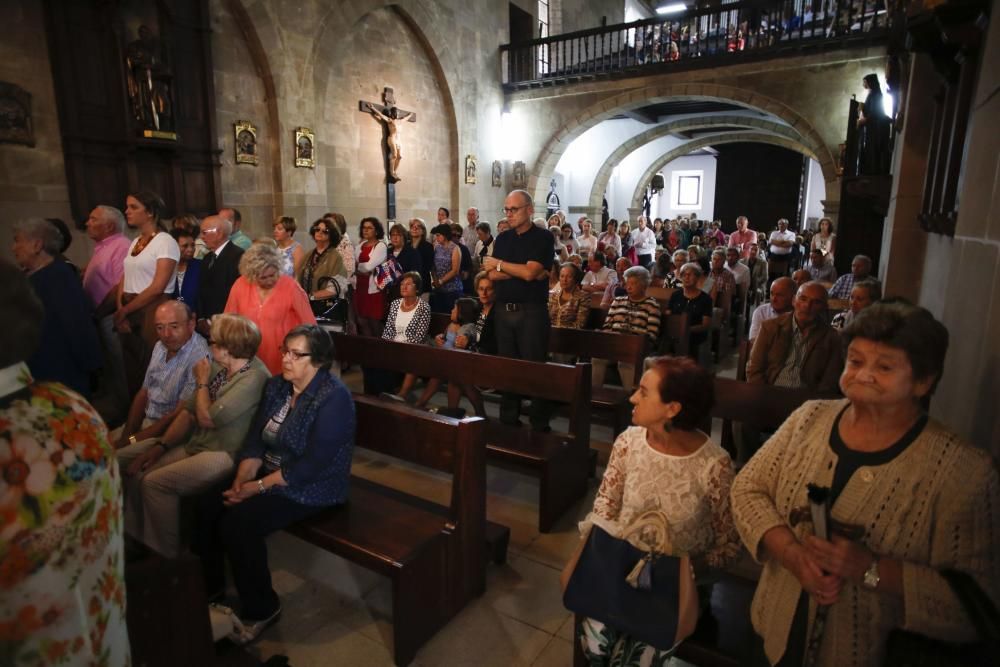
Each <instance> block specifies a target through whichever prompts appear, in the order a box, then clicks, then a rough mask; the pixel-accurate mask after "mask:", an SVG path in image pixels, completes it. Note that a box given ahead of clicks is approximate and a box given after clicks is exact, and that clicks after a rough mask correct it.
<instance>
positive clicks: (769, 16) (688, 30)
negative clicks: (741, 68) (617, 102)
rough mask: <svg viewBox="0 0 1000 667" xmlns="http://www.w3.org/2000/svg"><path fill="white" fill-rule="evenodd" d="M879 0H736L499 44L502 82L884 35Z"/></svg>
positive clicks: (559, 81)
mask: <svg viewBox="0 0 1000 667" xmlns="http://www.w3.org/2000/svg"><path fill="white" fill-rule="evenodd" d="M896 20H897V19H896V18H895V16H890V14H889V13H888V12H887V10H886V6H885V2H884V0H826V1H823V0H778V1H776V2H775V1H772V2H769V3H767V2H765V3H761V2H735V3H731V4H724V5H721V6H717V7H713V8H710V9H698V10H689V11H687V12H685V13H683V14H677V15H672V16H665V17H658V18H654V19H646V20H643V21H635V22H633V23H620V24H618V25H612V26H605V27H601V28H593V29H590V30H581V31H578V32H572V33H565V34H562V35H556V36H554V37H546V38H543V39H535V40H532V41H530V42H522V43H520V44H505V45H503V46H501V47H500V59H501V66H502V69H503V85H504V90H505V91H507V92H513V91H517V90H525V89H531V88H540V87H545V86H556V85H563V84H569V83H576V82H580V81H589V80H594V79H601V78H622V77H632V76H648V75H650V74H657V73H668V72H672V71H680V70H688V69H695V68H702V67H721V66H725V65H729V64H737V63H740V62H749V61H752V60H765V59H770V58H780V57H787V56H789V55H802V54H805V53H810V52H816V51H823V50H831V49H843V48H849V47H858V46H869V45H877V44H881V43H886V42H887V41H888V37H889V28H890V23H892V22H894V21H896Z"/></svg>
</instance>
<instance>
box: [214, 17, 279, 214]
mask: <svg viewBox="0 0 1000 667" xmlns="http://www.w3.org/2000/svg"><path fill="white" fill-rule="evenodd" d="M223 2H224V4H225V7H226V11H228V12H229V14H230V16H232V17H233V20H234V21H236V25H237V26H239V29H240V32H241V33H242V34H243V41H244V42H246V45H247V52H248V53H249V54H250V60H251V62H252V63H253V67H254V69H255V70H256V71H257V76H259V77H260V80H261V82H262V83H263V85H264V102H265V104H266V105H267V123H268V127H270V128H271V131H270V132H268V136H267V143H268V151H269V152H270V154H271V155H273V156H280V155H281V145H280V143H281V126H280V125H279V124H278V120H279V116H278V93H277V89H276V88H275V85H274V75H273V74H272V72H271V63H270V61H269V60H268V58H267V51H265V50H264V45H263V43H262V42H261V39H260V34H259V33H258V32H257V28H256V27H255V26H254V23H253V20H252V19H251V18H250V14H248V13H247V10H246V8H245V7H244V6H243V3H242V2H240V0H223ZM270 165H271V192H272V193H273V201H274V209H275V210H276V211H280V210H281V209H283V208H284V201H285V194H284V193H285V187H284V183H283V180H282V176H281V159H280V158H279V159H272V160H270Z"/></svg>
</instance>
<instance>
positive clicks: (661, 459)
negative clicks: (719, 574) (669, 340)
mask: <svg viewBox="0 0 1000 667" xmlns="http://www.w3.org/2000/svg"><path fill="white" fill-rule="evenodd" d="M714 398H715V394H714V386H713V380H712V376H711V374H710V373H709V372H708V371H706V370H705V369H703V368H701V367H700V366H698V364H696V363H695V362H694V361H693V360H691V359H688V358H686V357H651V358H650V359H648V360H647V362H646V372H645V373H643V375H642V379H641V381H640V382H639V386H638V388H637V389H636V391H635V393H634V394H632V397H631V398H630V399H629V401H630V402H631V403H632V405H633V406H634V407H633V410H632V423H633V424H635V425H634V426H632V427H630V428H628V429H626V430H625V431H624V432H623V433H622V434H621V435H619V436H618V438H617V439H616V440H615V444H614V447H613V448H612V450H611V457H610V459H609V460H608V467H607V469H606V470H605V472H604V478H603V479H602V480H601V487H600V489H599V490H598V492H597V497H596V499H595V500H594V508H593V510H591V512H590V514H588V515H587V517H586V518H585V519H584V520H583V522H581V523H580V533H581V537H582V539H581V542H580V547H579V549H578V551H577V552H576V554H574V556H573V557H572V558H571V559H570V562H569V563H568V564H567V566H566V568H565V569H564V570H563V576H562V583H563V587H564V588H565V586H566V584H567V583H568V581H569V578H570V576H571V575H572V572H573V569H574V567H575V566H576V562H577V559H578V558H579V555H580V553H581V551H582V549H583V546H584V544H585V543H586V541H587V538H588V536H589V533H590V531H591V530H592V529H593V527H594V526H598V527H600V528H601V529H602V530H604V531H606V532H607V533H609V534H610V535H611V536H612V537H616V538H619V539H621V538H622V536H623V533H624V532H625V530H626V529H627V528H629V526H630V525H631V524H632V523H633V521H634V520H635V519H637V518H638V517H639V516H640V515H642V514H644V513H646V512H648V511H650V510H656V511H659V512H661V513H662V514H663V515H664V519H665V523H666V524H667V525H668V526H669V528H670V531H669V534H670V541H671V543H670V545H669V551H668V555H673V556H680V555H685V554H686V555H689V556H691V564H692V567H693V570H694V573H693V574H694V577H695V579H696V580H697V579H700V578H703V577H704V575H705V574H707V573H708V572H709V571H710V570H715V569H722V568H724V567H726V566H727V565H729V564H730V563H732V562H733V561H735V560H736V559H737V558H738V557H739V554H740V551H741V548H740V543H739V535H738V534H737V533H736V529H735V527H734V526H733V521H732V515H731V513H730V507H729V487H730V484H731V483H732V480H733V463H732V461H731V460H730V458H729V454H727V453H726V452H725V450H723V449H722V447H720V446H719V445H718V444H717V443H715V442H713V441H712V440H711V439H710V438H709V437H708V436H707V435H706V434H705V433H703V432H702V431H699V430H698V426H699V425H700V424H702V423H704V422H705V420H706V419H708V418H709V414H710V410H711V409H712V404H713V403H714ZM577 641H579V642H580V643H581V645H582V646H583V651H584V653H585V655H586V656H587V658H588V659H589V661H590V664H608V661H610V660H611V657H612V656H622V655H627V656H630V657H631V658H632V659H633V660H634V662H630V663H629V664H641V665H648V664H654V665H656V664H665V663H666V662H667V661H668V658H669V652H668V651H660V650H657V649H656V648H654V647H652V646H649V645H647V644H645V643H644V642H642V641H641V640H639V639H636V638H635V637H631V636H629V635H626V634H624V633H623V632H621V631H620V630H619V629H616V628H613V627H609V626H606V625H605V624H603V623H601V622H600V621H596V620H594V619H591V618H585V619H584V620H583V623H582V624H581V632H580V634H579V636H578V637H577Z"/></svg>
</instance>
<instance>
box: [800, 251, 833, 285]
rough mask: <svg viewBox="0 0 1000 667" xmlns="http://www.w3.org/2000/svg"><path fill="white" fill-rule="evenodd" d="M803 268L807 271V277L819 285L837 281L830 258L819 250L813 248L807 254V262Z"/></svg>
mask: <svg viewBox="0 0 1000 667" xmlns="http://www.w3.org/2000/svg"><path fill="white" fill-rule="evenodd" d="M805 268H806V270H808V271H809V276H810V279H812V280H815V281H818V282H821V283H832V282H833V281H835V280H836V279H837V269H835V268H833V264H832V263H831V262H830V258H829V257H827V256H826V255H825V254H824V253H823V251H822V249H820V248H813V249H812V251H811V252H810V253H809V262H808V263H807V264H806V266H805Z"/></svg>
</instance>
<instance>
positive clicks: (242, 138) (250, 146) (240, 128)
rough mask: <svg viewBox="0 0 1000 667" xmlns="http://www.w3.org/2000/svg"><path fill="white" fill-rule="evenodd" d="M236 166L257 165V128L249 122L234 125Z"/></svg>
mask: <svg viewBox="0 0 1000 667" xmlns="http://www.w3.org/2000/svg"><path fill="white" fill-rule="evenodd" d="M233 138H234V140H235V141H234V143H233V145H234V147H235V150H236V164H252V165H256V164H257V128H256V127H254V125H253V123H251V122H250V121H248V120H238V121H236V122H235V123H233Z"/></svg>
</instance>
